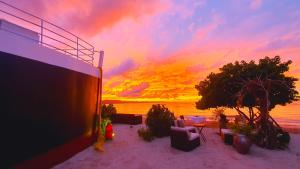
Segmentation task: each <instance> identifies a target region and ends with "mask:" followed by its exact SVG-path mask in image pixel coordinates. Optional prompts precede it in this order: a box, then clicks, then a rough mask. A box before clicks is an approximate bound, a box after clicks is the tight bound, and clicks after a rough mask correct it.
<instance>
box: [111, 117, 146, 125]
mask: <svg viewBox="0 0 300 169" xmlns="http://www.w3.org/2000/svg"><path fill="white" fill-rule="evenodd" d="M111 120H112V123H122V124H131V125H137V124H142V115H135V114H115V115H113V116H112V119H111Z"/></svg>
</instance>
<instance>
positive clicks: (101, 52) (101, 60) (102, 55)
mask: <svg viewBox="0 0 300 169" xmlns="http://www.w3.org/2000/svg"><path fill="white" fill-rule="evenodd" d="M103 59H104V51H100V55H99V63H98V68H99V73H100V74H99V76H100V77H99V78H100V92H99V93H100V99H99V107H100V108H99V120H100V123H99V124H101V114H102V78H103V77H102V76H103V69H102V66H103Z"/></svg>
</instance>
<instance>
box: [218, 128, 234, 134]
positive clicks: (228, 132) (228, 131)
mask: <svg viewBox="0 0 300 169" xmlns="http://www.w3.org/2000/svg"><path fill="white" fill-rule="evenodd" d="M221 133H223V134H233V131H232V130H230V129H221Z"/></svg>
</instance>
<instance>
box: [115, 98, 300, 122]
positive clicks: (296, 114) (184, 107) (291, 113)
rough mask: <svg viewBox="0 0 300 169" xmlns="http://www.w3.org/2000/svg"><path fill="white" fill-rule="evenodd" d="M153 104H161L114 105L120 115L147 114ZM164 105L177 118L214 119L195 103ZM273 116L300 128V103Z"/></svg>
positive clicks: (285, 107) (277, 110) (209, 111)
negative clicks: (202, 117) (197, 107)
mask: <svg viewBox="0 0 300 169" xmlns="http://www.w3.org/2000/svg"><path fill="white" fill-rule="evenodd" d="M153 104H159V103H155V102H153V103H117V104H114V105H115V106H116V108H117V110H118V113H124V114H125V113H126V114H147V112H148V110H149V109H150V108H151V106H152V105H153ZM162 104H163V105H165V106H166V107H168V108H169V109H170V110H171V111H172V112H173V113H174V114H175V116H179V115H198V116H206V117H207V118H211V117H213V113H212V111H213V109H207V110H198V109H196V107H195V103H177V102H165V103H162ZM225 113H226V114H227V115H236V114H237V112H236V111H235V110H232V109H226V110H225ZM271 115H272V117H274V118H275V119H276V121H277V122H278V123H280V124H289V125H297V126H300V102H295V103H292V104H289V105H287V106H276V108H275V109H273V110H272V111H271Z"/></svg>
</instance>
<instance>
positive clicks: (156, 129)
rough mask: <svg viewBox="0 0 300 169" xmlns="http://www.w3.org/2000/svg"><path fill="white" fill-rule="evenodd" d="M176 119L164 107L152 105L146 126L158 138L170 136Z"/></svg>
mask: <svg viewBox="0 0 300 169" xmlns="http://www.w3.org/2000/svg"><path fill="white" fill-rule="evenodd" d="M174 119H175V117H174V114H173V113H172V112H171V111H170V110H169V109H168V108H166V107H165V106H164V105H160V104H157V105H152V107H151V109H150V110H149V112H148V114H147V118H146V125H147V126H148V128H149V129H150V130H151V132H152V133H153V135H154V136H156V137H164V136H169V135H170V128H171V125H172V123H173V121H174Z"/></svg>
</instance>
